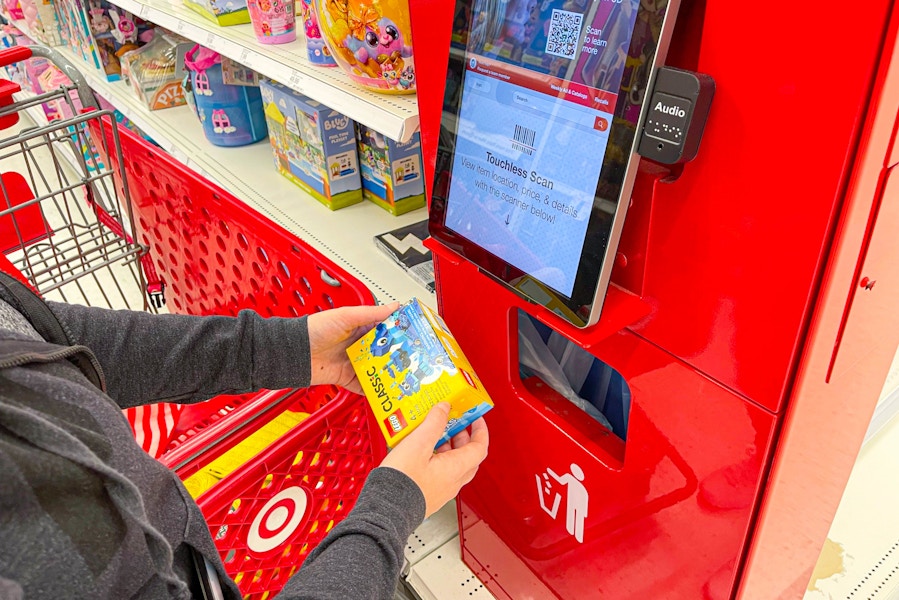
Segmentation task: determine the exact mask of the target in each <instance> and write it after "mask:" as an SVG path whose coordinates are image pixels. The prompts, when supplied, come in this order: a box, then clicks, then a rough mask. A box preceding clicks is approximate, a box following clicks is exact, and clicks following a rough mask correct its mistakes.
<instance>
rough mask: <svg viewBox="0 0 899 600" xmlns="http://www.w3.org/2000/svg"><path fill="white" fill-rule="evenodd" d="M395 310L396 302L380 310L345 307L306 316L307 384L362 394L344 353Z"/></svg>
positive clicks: (369, 307)
mask: <svg viewBox="0 0 899 600" xmlns="http://www.w3.org/2000/svg"><path fill="white" fill-rule="evenodd" d="M397 308H399V302H391V303H390V304H385V305H382V306H346V307H343V308H334V309H331V310H325V311H322V312H317V313H312V314H311V315H309V317H308V318H307V320H306V323H307V325H308V327H309V354H310V355H311V357H312V366H311V369H312V370H311V374H312V379H311V382H310V384H311V385H320V384H326V383H329V384H335V385H339V386H342V387H345V388H346V389H348V390H351V391H353V392H356V393H357V394H361V393H362V387H361V386H360V385H359V380H358V379H356V372H355V371H354V370H353V365H352V364H351V363H350V359H349V358H348V357H347V354H346V349H347V348H348V347H349V346H350V344H352V343H353V342H355V341H356V340H358V339H359V338H360V337H362V335H364V334H365V333H366V332H367V331H368V330H370V329H371V328H372V327H374V326H375V325H376V324H378V323H380V322H381V321H383V320H384V319H386V318H387V317H389V316H390V315H391V313H393V312H394V311H395V310H396V309H397Z"/></svg>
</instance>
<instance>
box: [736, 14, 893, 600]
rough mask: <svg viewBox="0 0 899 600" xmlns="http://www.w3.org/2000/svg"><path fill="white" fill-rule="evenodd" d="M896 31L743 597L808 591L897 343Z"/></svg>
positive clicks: (802, 365)
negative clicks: (892, 155) (893, 155)
mask: <svg viewBox="0 0 899 600" xmlns="http://www.w3.org/2000/svg"><path fill="white" fill-rule="evenodd" d="M897 31H899V14H894V15H893V19H892V23H891V26H890V33H889V35H888V36H887V39H886V42H885V44H884V48H885V52H884V55H883V59H882V61H881V64H880V72H879V74H878V78H877V80H876V83H875V87H874V91H873V93H872V95H871V97H872V105H871V111H870V114H869V116H868V118H867V119H866V130H865V134H864V136H863V138H862V144H861V145H860V148H859V152H858V159H857V162H856V165H855V169H854V173H855V176H854V178H853V180H852V182H851V184H850V187H849V199H848V202H847V204H846V207H845V210H844V213H843V215H842V217H841V220H840V228H839V230H838V232H837V237H836V240H835V242H834V249H833V253H832V254H833V258H832V259H831V261H830V265H829V268H828V272H827V276H826V278H825V281H824V285H823V289H822V292H821V295H820V301H819V303H818V306H817V310H816V315H815V319H814V321H813V323H812V326H811V328H810V334H809V337H808V347H807V349H806V351H805V352H804V355H803V357H802V360H801V363H800V366H799V370H798V376H797V382H796V387H795V391H794V393H793V394H792V396H791V398H790V402H789V407H788V410H787V413H786V418H785V421H784V426H783V431H782V433H781V440H780V441H779V443H778V450H777V455H776V457H775V460H774V464H773V468H772V475H771V477H770V478H769V479H770V482H771V483H770V484H769V485H768V489H767V491H766V494H765V497H764V499H763V502H762V505H761V510H760V516H759V519H758V526H757V530H756V532H755V533H754V535H753V537H752V545H751V549H750V552H749V555H748V559H747V562H746V566H745V570H744V574H743V578H742V587H741V589H740V598H746V599H750V598H751V599H753V600H755V599H758V600H769V599H770V598H799V597H801V596H802V594H803V593H804V591H805V589H806V586H807V585H808V584H809V575H810V574H811V571H812V568H813V567H814V564H815V562H816V560H817V558H818V554H819V551H820V549H821V546H822V544H823V543H824V539H825V537H826V536H827V532H828V529H829V526H830V522H831V520H832V519H833V516H834V514H835V512H836V510H837V506H838V505H839V501H840V498H841V496H842V493H843V489H844V487H845V485H846V481H847V480H848V478H849V474H850V472H851V470H852V466H853V463H854V462H855V459H856V455H857V453H858V449H859V447H860V445H861V442H862V439H863V438H864V435H865V431H866V429H867V427H868V423H869V421H870V418H871V413H872V411H873V410H874V406H875V402H876V399H877V397H878V395H879V393H880V388H881V385H882V382H883V381H884V379H885V377H886V374H887V372H888V371H889V368H890V362H891V360H892V358H893V356H894V354H895V351H896V346H897V344H899V312H897V311H896V298H897V297H899V272H897V269H896V265H897V264H899V238H897V236H896V231H899V180H897V177H899V174H897V173H896V169H895V168H893V169H891V170H889V171H888V170H887V168H886V167H887V166H888V165H890V164H892V158H890V154H889V152H890V147H891V144H892V143H893V139H894V132H895V128H894V124H895V121H896V114H897V113H899V48H897V47H896V39H897ZM866 279H867V280H866ZM872 282H873V283H872ZM811 585H814V582H811Z"/></svg>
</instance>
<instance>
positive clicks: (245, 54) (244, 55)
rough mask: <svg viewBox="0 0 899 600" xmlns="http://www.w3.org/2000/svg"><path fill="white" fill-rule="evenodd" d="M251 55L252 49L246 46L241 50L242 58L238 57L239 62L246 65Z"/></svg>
mask: <svg viewBox="0 0 899 600" xmlns="http://www.w3.org/2000/svg"><path fill="white" fill-rule="evenodd" d="M249 56H250V51H249V49H247V48H244V49H243V50H241V51H240V58H238V59H237V62H239V63H240V64H242V65H244V66H246V64H247V58H248V57H249Z"/></svg>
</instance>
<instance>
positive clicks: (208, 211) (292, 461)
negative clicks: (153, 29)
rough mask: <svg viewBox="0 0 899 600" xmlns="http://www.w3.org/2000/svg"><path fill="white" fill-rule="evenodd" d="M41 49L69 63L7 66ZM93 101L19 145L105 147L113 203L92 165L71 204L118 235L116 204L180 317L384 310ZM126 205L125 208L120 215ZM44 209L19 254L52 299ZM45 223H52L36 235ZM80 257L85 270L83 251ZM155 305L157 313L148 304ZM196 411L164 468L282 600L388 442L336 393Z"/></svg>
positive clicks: (321, 389) (18, 206)
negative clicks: (41, 267)
mask: <svg viewBox="0 0 899 600" xmlns="http://www.w3.org/2000/svg"><path fill="white" fill-rule="evenodd" d="M28 52H34V53H38V52H39V53H40V54H41V56H49V57H51V60H53V61H54V62H57V61H59V63H60V64H64V65H65V64H66V63H65V61H64V60H62V59H61V58H60V57H58V56H54V55H55V53H54V52H52V51H47V50H46V49H37V50H36V49H34V48H31V49H29V50H27V51H26V50H21V49H17V51H16V54H14V55H13V56H12V58H9V57H8V56H5V55H4V54H3V53H0V63H3V62H6V63H9V62H12V60H23V59H25V58H27V56H26V54H27V53H28ZM66 72H67V74H68V75H69V77H70V78H71V79H72V80H73V82H74V83H73V86H72V87H71V88H68V89H66V90H62V91H60V93H63V94H66V95H68V94H70V93H77V94H78V95H84V96H86V97H87V96H90V94H91V93H90V90H89V89H87V86H86V84H84V80H83V78H82V77H81V75H80V74H79V73H78V72H77V70H76V69H74V68H72V67H71V65H68V66H67V67H66ZM85 99H87V100H88V101H87V102H85V101H84V100H85ZM40 100H41V98H40V97H38V98H35V99H34V100H30V101H21V100H15V99H14V100H13V101H12V102H11V103H8V106H7V107H6V108H4V109H2V110H0V119H2V118H3V117H4V116H6V115H10V114H13V113H14V112H16V110H17V109H18V110H20V109H22V108H23V107H26V106H32V105H33V103H34V102H39V101H40ZM82 102H83V103H84V105H85V106H86V107H90V108H89V110H88V112H84V113H81V114H78V115H77V116H76V117H73V118H72V119H67V120H66V121H65V123H57V124H51V125H48V126H47V127H39V128H36V129H35V130H31V131H23V132H20V133H17V134H16V137H15V139H14V140H12V141H11V142H10V145H16V144H19V146H17V148H20V147H21V144H20V143H19V141H18V140H19V139H20V138H22V137H23V136H27V137H28V138H29V140H30V139H32V136H33V137H34V138H35V139H37V138H40V137H42V136H45V135H47V134H48V132H49V131H50V130H52V131H54V132H56V131H59V132H60V133H58V134H57V137H58V139H51V140H50V142H49V144H50V145H52V144H56V145H63V146H64V145H66V144H67V143H68V142H67V140H68V139H70V136H71V135H72V131H71V130H70V129H68V127H69V126H70V125H71V124H78V125H80V128H79V129H76V133H77V135H79V136H83V137H84V138H85V141H86V142H88V143H90V144H92V147H93V148H94V149H95V150H96V152H95V153H92V154H91V157H90V159H89V161H91V162H92V163H96V164H95V165H94V168H97V169H100V170H102V172H103V179H102V181H103V186H102V194H101V192H100V191H98V189H95V188H98V187H99V186H98V185H96V184H95V183H94V182H96V181H99V177H98V176H97V175H93V174H90V171H89V169H88V168H87V167H85V168H84V169H83V170H78V171H77V173H78V174H79V176H80V178H76V179H77V182H78V185H79V186H85V187H87V188H90V191H82V192H81V193H71V194H70V196H71V198H69V200H70V202H71V203H72V204H73V205H77V207H78V208H82V209H85V207H86V209H85V210H84V212H85V217H86V218H91V217H92V216H93V218H94V219H95V220H96V225H95V229H99V230H102V231H104V232H105V231H109V230H110V227H108V226H107V225H105V224H104V223H103V221H101V220H100V219H99V217H98V216H97V215H98V212H99V211H97V210H94V209H93V208H92V206H91V204H90V202H91V201H93V202H97V200H96V198H98V197H102V198H107V197H108V198H109V199H108V200H106V201H105V202H106V204H103V205H102V208H104V210H105V212H106V213H108V214H111V215H112V214H115V215H116V216H117V217H118V221H119V222H120V223H121V231H118V232H117V231H112V233H111V234H110V239H112V237H115V238H116V241H115V243H116V244H121V245H124V246H126V247H128V248H130V249H131V251H130V254H128V255H127V257H124V258H120V259H118V260H117V261H114V262H116V264H117V266H122V265H126V266H128V267H130V268H131V271H132V272H134V274H135V276H136V277H137V280H138V283H139V284H140V285H141V286H142V287H145V284H144V274H143V272H142V271H141V269H140V268H139V266H138V264H137V263H138V262H139V261H138V259H139V257H147V259H146V260H145V263H147V262H148V263H149V265H147V266H148V268H152V270H153V271H154V272H155V273H158V280H159V284H160V286H163V285H164V287H165V293H166V299H167V300H168V302H167V308H168V309H169V310H173V311H175V312H181V313H188V314H201V315H204V314H224V315H233V314H236V313H237V312H238V311H239V310H242V309H245V308H250V309H254V310H256V311H257V312H259V313H261V314H263V315H267V316H285V317H289V316H301V315H305V314H309V313H311V312H315V311H319V310H325V309H328V308H332V307H337V306H344V305H354V304H371V303H373V301H374V298H373V296H372V294H371V292H370V291H369V290H368V289H367V288H366V287H365V286H364V285H363V284H362V283H360V282H359V281H358V280H356V279H355V278H354V277H352V276H351V275H349V274H348V273H346V272H345V271H344V270H343V269H341V268H340V267H338V266H337V265H335V264H334V263H333V262H331V261H330V260H329V259H327V258H326V257H325V256H323V255H321V254H320V253H318V252H317V251H316V250H314V249H313V248H311V247H309V246H308V245H307V244H305V243H304V242H303V241H302V240H300V239H298V238H296V237H295V236H293V235H292V234H290V233H289V232H288V231H286V230H284V229H283V228H281V227H279V226H278V225H276V224H274V223H272V222H271V221H270V220H268V219H266V218H264V217H262V216H261V215H259V214H258V213H256V212H255V211H253V210H251V209H249V208H248V207H247V206H245V205H244V204H243V203H242V202H240V201H239V200H237V199H236V198H235V197H233V196H232V195H231V194H230V193H228V192H227V191H225V190H223V189H221V188H219V187H218V186H216V185H214V184H212V183H211V182H209V181H208V180H206V179H203V178H202V177H200V176H198V175H197V174H196V173H194V172H193V171H191V170H189V169H188V168H186V167H185V166H184V165H182V164H181V163H179V162H177V161H176V160H174V159H173V158H172V157H171V156H169V155H168V154H166V153H165V152H164V151H163V150H161V149H159V148H158V147H155V146H152V145H150V144H148V143H146V142H145V141H144V140H142V139H140V138H138V137H137V136H134V135H133V134H131V133H130V132H129V131H127V130H121V131H120V130H118V129H117V128H116V124H115V121H114V119H111V118H110V115H109V113H108V111H99V110H96V109H95V108H93V107H94V104H93V103H91V102H90V99H89V98H84V99H82ZM0 104H2V100H0ZM70 122H71V123H70ZM82 124H83V125H82ZM63 132H65V133H63ZM5 147H6V145H4V144H3V143H0V148H5ZM29 149H30V146H26V147H25V150H29ZM54 150H56V148H55V147H54ZM76 159H77V156H76ZM60 162H61V161H60ZM76 162H77V161H76ZM44 164H48V163H45V162H41V161H36V162H35V171H36V172H40V165H44ZM49 164H54V165H55V164H56V163H55V162H51V163H49ZM63 170H65V169H63ZM85 182H86V183H85ZM74 185H75V183H74V181H73V182H70V183H68V184H66V185H63V186H61V187H63V188H65V190H66V192H67V193H68V192H70V190H69V188H70V187H73V186H74ZM58 195H59V194H57V196H58ZM36 196H38V194H36ZM40 197H41V198H42V197H43V195H40ZM113 202H116V203H117V204H112V203H113ZM36 204H39V202H38V201H36V200H28V199H26V200H25V201H24V202H18V203H15V202H13V201H9V200H8V201H7V204H6V207H7V208H6V210H5V211H0V219H2V218H3V217H4V216H10V215H11V216H13V217H14V218H16V221H15V223H18V219H17V218H18V217H19V216H20V215H24V212H22V211H24V210H25V208H24V207H28V206H34V205H36ZM113 206H121V207H122V209H123V210H122V209H120V210H116V211H113V210H110V209H111V208H112V207H113ZM41 210H42V212H41V213H40V214H39V215H31V216H30V219H29V220H28V223H29V226H30V227H32V228H33V229H34V231H37V234H34V232H33V231H32V230H31V229H29V230H27V231H25V230H24V228H25V224H24V223H25V220H24V219H23V223H22V224H21V225H20V230H21V231H22V233H21V234H17V235H15V236H13V238H12V239H14V241H15V242H16V243H15V244H13V245H14V246H15V249H14V251H13V252H12V254H10V255H9V256H10V257H11V259H12V260H13V262H15V263H16V264H17V266H19V269H20V270H21V271H22V273H24V274H25V275H26V276H27V277H28V279H29V281H31V282H32V284H33V285H34V287H35V288H37V289H38V290H39V291H41V292H44V293H46V292H45V289H49V288H50V287H51V286H44V285H43V284H42V283H40V282H39V281H37V280H36V279H35V278H33V277H32V271H33V270H34V269H32V267H31V265H30V264H29V263H28V262H22V260H21V258H20V257H19V255H20V254H22V253H28V248H29V247H31V246H36V245H39V244H49V243H50V242H51V241H52V242H56V241H58V240H59V239H61V238H60V234H59V231H60V230H61V227H60V226H56V225H53V222H54V221H53V219H52V218H51V217H50V216H49V215H48V214H47V213H48V212H49V211H48V210H45V208H44V205H41ZM64 214H65V211H64ZM132 216H133V219H132ZM42 220H44V221H46V222H47V223H48V224H50V226H49V227H46V228H44V229H40V228H39V227H37V226H36V225H35V223H37V224H38V225H40V224H41V222H42ZM15 223H14V224H13V227H14V230H15V227H16V225H15ZM26 238H28V239H29V240H32V241H30V242H28V241H26ZM0 239H2V238H0ZM104 239H105V238H104ZM110 245H112V242H110ZM60 253H61V250H59V249H56V248H55V247H51V248H50V249H48V250H45V251H44V252H43V253H42V254H41V256H42V257H43V259H44V260H45V261H46V262H49V263H51V264H56V261H57V258H56V256H57V255H58V254H60ZM73 255H74V256H75V257H77V258H78V260H81V257H80V251H79V250H78V248H77V247H76V249H75V250H74V252H73ZM78 260H73V261H71V262H72V263H73V264H74V263H77V262H78ZM17 261H18V262H17ZM69 262H70V261H68V259H66V260H62V261H61V264H65V265H68V264H69ZM57 270H58V269H57ZM66 275H67V276H71V273H66ZM48 277H51V279H52V280H53V281H54V282H56V281H58V280H59V278H60V277H61V276H60V275H59V274H58V273H55V272H54V273H53V274H52V276H48ZM116 277H117V275H115V274H114V275H113V279H116ZM54 278H55V279H54ZM67 284H68V285H71V284H69V283H68V282H66V283H65V284H61V285H57V286H56V287H54V288H53V290H50V291H54V290H56V289H59V290H61V291H62V290H63V288H67ZM64 299H67V298H66V297H64ZM144 307H145V308H147V309H150V310H152V309H153V307H152V305H151V304H150V303H149V302H146V301H145V302H144ZM192 409H196V410H199V412H196V410H193V412H194V414H192V415H191V419H190V420H189V421H188V422H180V423H179V424H178V426H177V427H176V428H174V430H173V433H174V437H173V438H172V440H171V441H170V442H169V443H167V444H166V449H167V451H166V452H164V453H163V454H162V460H163V462H164V463H165V464H167V465H169V466H170V467H172V468H173V469H175V470H176V472H177V473H178V474H179V476H181V478H182V479H183V480H185V482H186V484H187V485H188V488H189V489H190V490H191V491H192V493H193V494H194V495H195V497H196V499H197V502H198V504H199V505H200V508H201V509H202V510H203V512H204V515H205V516H206V518H207V522H208V524H209V528H210V532H211V533H212V536H213V538H214V540H215V543H216V545H217V547H218V548H219V550H220V552H221V554H222V558H223V560H224V561H225V565H226V568H227V569H228V572H229V573H230V574H231V575H232V577H234V578H235V580H236V581H237V583H238V585H239V587H240V588H241V591H242V592H243V593H244V594H245V597H247V598H258V599H264V598H268V597H269V596H271V595H273V594H274V593H276V592H277V591H278V590H280V588H281V587H282V586H283V585H284V582H285V581H286V580H287V578H289V577H290V575H291V574H292V573H293V572H295V570H296V569H297V568H298V567H299V565H300V564H301V563H302V561H303V559H304V558H305V556H306V555H307V554H308V553H309V552H310V551H311V550H312V549H313V548H314V547H315V545H316V544H318V542H319V541H320V540H321V539H322V537H323V536H324V535H325V534H326V533H327V532H328V531H329V530H330V529H331V527H333V526H334V524H336V523H337V522H339V521H340V520H341V519H342V518H343V517H344V516H345V515H346V514H347V513H348V512H349V510H350V509H351V508H352V506H353V504H354V503H355V500H356V497H357V496H358V493H359V490H360V489H361V487H362V484H363V482H364V480H365V477H366V476H367V474H368V471H369V470H370V469H371V468H373V467H374V466H375V465H376V464H377V463H378V462H379V461H380V460H381V458H382V457H383V456H384V454H385V453H386V448H385V446H384V443H383V438H382V437H381V436H380V433H379V432H378V429H377V425H376V424H374V423H373V422H372V420H371V416H370V413H369V411H368V408H367V403H366V402H365V399H364V398H363V397H361V396H358V395H356V394H352V393H349V392H347V391H346V390H342V389H339V388H335V387H332V386H318V387H313V388H309V389H303V390H281V391H270V392H262V393H260V394H255V395H253V394H250V395H244V396H236V397H234V396H229V397H222V398H219V399H215V400H211V401H209V402H207V403H204V405H202V407H192ZM285 515H286V518H282V517H285Z"/></svg>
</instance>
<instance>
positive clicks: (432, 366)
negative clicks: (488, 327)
mask: <svg viewBox="0 0 899 600" xmlns="http://www.w3.org/2000/svg"><path fill="white" fill-rule="evenodd" d="M347 355H348V356H349V357H350V361H351V362H352V364H353V368H354V369H355V371H356V375H357V377H358V378H359V383H360V384H361V385H362V389H363V391H364V392H365V396H366V397H367V398H368V403H369V405H370V406H371V409H372V411H373V412H374V414H375V417H376V418H377V421H378V426H379V427H380V428H381V432H382V433H383V434H384V439H386V440H387V446H388V447H390V448H393V447H394V446H396V444H397V443H399V442H400V440H402V439H403V438H404V437H406V436H407V435H408V434H409V432H411V431H412V430H413V429H415V427H416V426H418V424H419V423H421V421H422V420H424V418H425V415H427V414H428V411H429V410H430V409H431V407H433V406H434V405H435V404H437V403H438V402H448V403H449V404H450V407H451V408H450V415H449V417H450V420H449V423H448V424H447V427H446V431H444V434H443V437H442V438H441V440H440V441H439V442H438V443H437V446H440V445H442V444H444V443H446V442H448V441H449V440H450V438H452V437H453V436H454V435H456V434H457V433H460V432H461V431H463V430H464V429H465V428H466V427H468V426H469V425H471V423H472V422H473V421H474V420H475V419H477V418H478V417H480V416H482V415H483V414H484V413H486V412H487V411H489V410H490V409H491V408H493V401H492V400H491V399H490V396H489V395H488V394H487V392H486V390H484V386H483V384H482V383H481V380H480V379H478V376H477V375H475V372H474V369H472V368H471V364H470V363H469V362H468V360H467V359H466V358H465V355H464V354H462V349H461V348H460V347H459V344H458V342H456V340H455V338H454V337H453V335H452V334H451V333H450V331H449V329H447V327H446V324H445V323H444V322H443V319H441V318H440V315H438V314H437V313H435V312H434V311H432V310H431V309H429V308H428V307H427V306H424V305H423V304H421V302H419V300H418V299H417V298H413V299H412V300H411V301H409V302H408V303H406V304H404V305H402V306H400V308H399V309H397V311H396V312H394V313H393V314H392V315H390V317H388V318H387V320H385V321H383V322H382V323H379V324H378V325H377V326H376V327H375V328H374V329H372V330H371V331H369V332H368V333H366V334H365V335H364V336H362V337H361V338H360V339H359V340H358V341H356V342H355V343H354V344H352V345H351V346H350V347H349V348H347Z"/></svg>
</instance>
